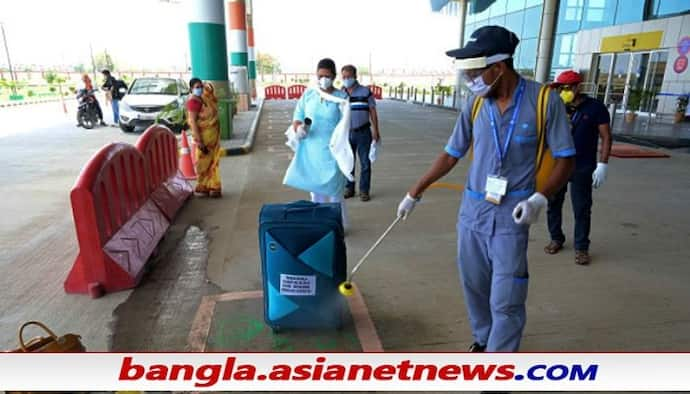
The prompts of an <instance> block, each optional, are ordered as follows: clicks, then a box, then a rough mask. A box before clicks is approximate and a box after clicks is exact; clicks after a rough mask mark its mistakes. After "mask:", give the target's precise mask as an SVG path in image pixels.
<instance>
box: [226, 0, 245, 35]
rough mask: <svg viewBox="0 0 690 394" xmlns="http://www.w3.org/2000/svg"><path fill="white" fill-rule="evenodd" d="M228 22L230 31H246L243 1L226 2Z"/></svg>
mask: <svg viewBox="0 0 690 394" xmlns="http://www.w3.org/2000/svg"><path fill="white" fill-rule="evenodd" d="M228 12H229V13H230V14H229V15H228V20H229V21H230V30H247V22H246V19H245V18H246V16H245V8H244V0H230V2H228Z"/></svg>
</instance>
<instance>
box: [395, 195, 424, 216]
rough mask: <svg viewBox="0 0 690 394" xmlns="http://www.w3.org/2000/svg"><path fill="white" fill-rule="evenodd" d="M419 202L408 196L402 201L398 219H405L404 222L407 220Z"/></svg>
mask: <svg viewBox="0 0 690 394" xmlns="http://www.w3.org/2000/svg"><path fill="white" fill-rule="evenodd" d="M417 201H419V200H417V199H415V198H412V196H410V195H409V194H406V195H405V198H403V200H402V201H400V205H398V217H401V218H403V220H405V219H407V217H408V216H410V214H411V213H412V210H413V209H414V207H415V205H417Z"/></svg>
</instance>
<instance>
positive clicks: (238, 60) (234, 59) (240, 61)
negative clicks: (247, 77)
mask: <svg viewBox="0 0 690 394" xmlns="http://www.w3.org/2000/svg"><path fill="white" fill-rule="evenodd" d="M247 59H248V57H247V53H245V52H233V53H231V54H230V64H231V65H233V66H246V65H247Z"/></svg>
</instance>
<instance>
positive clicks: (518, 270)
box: [458, 225, 529, 352]
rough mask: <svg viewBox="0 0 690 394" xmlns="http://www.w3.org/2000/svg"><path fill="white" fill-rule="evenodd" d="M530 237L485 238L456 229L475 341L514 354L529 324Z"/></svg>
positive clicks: (459, 257) (487, 349)
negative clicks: (527, 322) (527, 321)
mask: <svg viewBox="0 0 690 394" xmlns="http://www.w3.org/2000/svg"><path fill="white" fill-rule="evenodd" d="M527 240H528V232H527V231H524V232H519V233H516V234H494V235H487V234H484V233H480V232H477V231H473V230H470V229H468V228H466V227H464V226H462V225H458V268H459V271H460V273H461V280H462V285H463V290H464V294H465V303H466V305H467V311H468V314H469V318H470V325H471V327H472V335H473V336H474V340H475V342H477V343H478V344H480V345H482V346H486V351H488V352H516V351H518V349H519V347H520V339H521V338H522V330H523V328H524V326H525V322H526V320H527V318H526V313H525V301H526V299H527V285H528V278H529V274H528V271H527Z"/></svg>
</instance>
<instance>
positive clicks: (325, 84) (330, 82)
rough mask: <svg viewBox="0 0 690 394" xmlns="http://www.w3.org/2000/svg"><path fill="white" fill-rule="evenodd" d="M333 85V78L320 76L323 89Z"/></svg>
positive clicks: (320, 85)
mask: <svg viewBox="0 0 690 394" xmlns="http://www.w3.org/2000/svg"><path fill="white" fill-rule="evenodd" d="M331 86H333V80H332V79H331V78H328V77H321V78H319V87H321V89H329V88H330V87H331Z"/></svg>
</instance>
